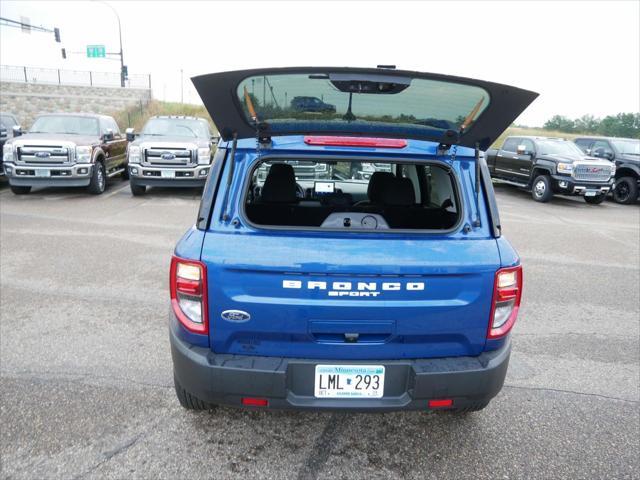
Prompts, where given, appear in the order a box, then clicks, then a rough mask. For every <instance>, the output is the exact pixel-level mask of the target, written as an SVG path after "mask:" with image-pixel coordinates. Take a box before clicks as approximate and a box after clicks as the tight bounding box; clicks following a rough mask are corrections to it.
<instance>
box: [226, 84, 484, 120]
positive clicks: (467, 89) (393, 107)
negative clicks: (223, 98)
mask: <svg viewBox="0 0 640 480" xmlns="http://www.w3.org/2000/svg"><path fill="white" fill-rule="evenodd" d="M237 95H238V99H239V101H240V104H241V105H242V106H243V108H244V112H245V115H246V116H247V119H248V121H249V122H254V120H255V119H254V117H257V120H258V121H259V122H268V123H269V126H270V128H271V129H272V131H278V129H279V128H280V129H282V130H295V129H296V128H295V127H294V124H298V127H300V128H301V127H305V128H306V127H308V128H306V130H307V131H308V130H310V129H314V130H316V131H322V130H325V131H326V130H337V131H339V130H340V128H343V129H346V128H354V126H358V127H359V128H362V129H363V130H365V131H366V128H367V125H368V126H371V127H373V126H376V125H380V124H392V125H393V127H395V128H398V129H403V130H406V129H407V128H410V129H417V130H425V131H427V130H429V131H432V130H434V129H436V130H443V131H445V130H459V129H460V128H461V126H462V125H463V124H464V125H465V127H466V128H468V127H469V126H470V125H472V123H473V120H474V119H477V118H478V117H479V116H480V115H481V113H482V111H483V110H484V109H485V108H486V107H487V106H488V104H489V95H488V93H487V92H486V91H485V90H484V89H483V88H480V87H476V86H472V85H465V84H460V83H452V82H446V81H438V80H426V79H420V78H410V77H396V76H389V75H354V74H344V75H343V74H326V73H323V74H280V75H278V74H276V75H266V76H257V77H249V78H247V79H245V80H243V81H242V82H241V83H240V85H239V86H238V90H237ZM254 123H255V122H254Z"/></svg>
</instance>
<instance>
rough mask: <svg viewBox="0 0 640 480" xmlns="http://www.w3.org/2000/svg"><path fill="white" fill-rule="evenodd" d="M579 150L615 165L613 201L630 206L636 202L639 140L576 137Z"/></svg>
mask: <svg viewBox="0 0 640 480" xmlns="http://www.w3.org/2000/svg"><path fill="white" fill-rule="evenodd" d="M574 141H575V143H576V145H578V147H580V150H582V151H583V152H585V153H586V154H588V155H591V156H593V157H597V158H604V159H607V160H610V161H612V162H614V163H615V164H616V177H615V184H614V186H613V192H612V193H613V199H614V200H615V201H616V202H618V203H624V204H630V203H635V202H636V201H637V200H638V191H639V190H640V188H639V186H640V140H638V139H637V138H615V137H578V138H576V139H575V140H574Z"/></svg>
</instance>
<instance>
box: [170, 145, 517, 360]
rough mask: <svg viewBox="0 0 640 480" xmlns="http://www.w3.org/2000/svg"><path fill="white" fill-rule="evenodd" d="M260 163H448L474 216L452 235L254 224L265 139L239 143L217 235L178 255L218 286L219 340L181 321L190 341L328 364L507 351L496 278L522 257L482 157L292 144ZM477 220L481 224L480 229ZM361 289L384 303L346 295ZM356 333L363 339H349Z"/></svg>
mask: <svg viewBox="0 0 640 480" xmlns="http://www.w3.org/2000/svg"><path fill="white" fill-rule="evenodd" d="M223 146H224V145H223ZM227 147H229V146H228V145H227ZM260 154H261V155H262V156H265V155H273V156H276V157H277V156H280V155H282V156H286V155H296V156H303V155H313V156H320V157H324V156H327V157H329V156H333V157H341V158H354V159H355V158H358V159H371V158H374V159H375V161H380V162H384V161H394V160H395V161H402V160H405V161H406V162H407V163H415V162H421V161H425V162H431V163H433V162H443V163H446V164H447V165H449V166H451V168H452V170H453V172H454V174H455V177H456V178H457V181H458V182H459V185H458V190H459V193H460V200H461V204H462V209H461V210H462V216H463V218H462V221H461V222H460V224H459V225H458V226H457V227H456V229H455V230H454V231H452V232H448V233H423V232H408V233H407V232H392V231H387V232H381V233H378V232H367V233H365V232H362V233H355V232H340V231H312V230H288V229H287V230H285V229H281V230H273V229H263V228H257V227H254V226H252V225H250V224H249V222H247V220H246V219H245V218H244V216H243V214H242V209H241V208H240V207H241V204H242V200H243V194H244V188H245V187H246V182H248V173H249V172H250V171H251V169H252V168H253V166H254V165H255V163H256V162H258V161H259V159H258V157H257V152H256V142H255V141H254V140H241V141H238V144H237V151H236V155H235V160H234V161H235V165H234V169H235V171H234V175H233V178H232V181H231V184H230V187H229V192H227V183H226V179H227V177H228V174H229V169H230V165H231V161H227V162H226V164H225V166H224V170H223V172H222V176H221V178H222V179H223V181H221V182H220V183H219V187H218V190H217V198H216V201H215V206H214V208H213V211H212V215H211V221H210V225H209V228H208V230H207V231H199V230H196V229H195V228H194V229H192V230H190V231H189V232H188V233H187V234H186V235H185V236H184V237H183V239H182V240H181V241H180V243H179V244H178V246H177V247H176V254H177V255H179V256H181V257H185V258H191V259H200V260H201V261H202V262H204V263H205V265H206V268H207V280H208V302H209V311H208V314H209V324H210V329H209V330H210V334H209V337H208V338H207V337H206V336H202V335H197V334H190V333H187V332H186V331H185V330H184V329H183V328H182V327H181V326H179V325H178V324H177V322H174V323H172V325H171V328H172V330H173V332H174V333H175V334H176V335H178V336H179V337H180V338H181V339H183V340H185V341H186V342H188V343H190V344H194V345H198V346H208V347H210V348H211V350H212V351H213V352H214V353H216V354H241V355H256V356H262V357H289V358H309V359H326V360H331V359H342V360H349V359H353V360H376V359H380V360H382V359H412V358H438V357H458V356H477V355H480V354H481V353H482V352H483V351H485V350H495V349H497V348H500V347H501V346H503V345H504V342H505V340H504V339H502V340H494V341H490V342H487V340H486V336H487V329H488V323H489V316H490V311H491V301H492V293H493V284H494V278H495V272H496V270H498V269H499V268H500V267H502V266H511V265H515V264H517V263H518V262H519V260H518V257H517V254H516V253H515V251H514V250H513V248H512V247H511V246H510V245H509V243H508V242H507V240H506V239H504V238H503V237H500V238H497V239H496V238H495V237H494V236H493V234H492V229H491V227H490V225H489V217H488V213H487V207H486V202H487V199H485V198H484V196H483V193H482V189H481V191H480V193H479V194H478V195H477V194H476V192H475V159H474V156H473V155H474V152H473V150H471V149H468V148H463V147H459V148H458V149H457V152H456V156H455V158H451V157H450V156H438V155H437V144H435V143H433V142H422V141H415V140H410V141H408V145H407V147H405V148H403V149H384V148H361V147H358V148H356V147H325V146H309V145H306V144H305V143H304V140H303V137H301V136H291V137H281V138H274V139H273V141H272V144H271V145H270V146H269V147H268V148H262V149H261V152H260ZM367 161H369V160H367ZM227 193H228V195H227ZM224 199H227V202H226V204H225V201H224ZM225 213H226V214H228V218H227V219H225V220H223V217H224V215H223V214H225ZM477 219H479V220H480V226H474V221H475V220H477ZM421 284H422V285H423V287H422V288H420V285H421ZM323 285H324V288H323V287H322V286H323ZM347 285H348V286H349V288H348V289H347V288H346V286H347ZM360 287H362V291H376V292H378V295H376V296H371V297H355V298H354V297H350V296H348V295H345V294H343V295H345V296H340V292H341V291H346V290H349V291H352V290H356V289H360ZM330 292H334V293H335V295H333V294H331V293H330ZM336 292H337V293H336ZM226 310H239V311H241V312H246V313H247V314H248V316H250V319H248V320H246V321H242V322H233V321H229V320H227V319H224V318H223V317H222V312H224V311H226ZM354 332H355V333H358V334H359V339H358V341H357V342H356V343H348V342H345V334H349V333H354Z"/></svg>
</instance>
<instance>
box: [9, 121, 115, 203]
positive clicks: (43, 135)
mask: <svg viewBox="0 0 640 480" xmlns="http://www.w3.org/2000/svg"><path fill="white" fill-rule="evenodd" d="M126 148H127V140H126V139H125V138H124V136H123V135H121V134H120V129H119V128H118V124H117V123H116V121H115V120H114V119H113V118H112V117H109V116H106V115H95V114H88V113H53V114H46V115H40V116H39V117H37V118H36V119H35V121H34V122H33V125H32V126H31V128H30V129H29V131H28V133H26V134H23V133H22V130H21V128H20V127H14V138H12V139H11V140H9V141H7V143H5V145H4V147H3V149H2V151H3V160H4V171H5V174H6V175H7V178H8V179H9V185H10V187H11V191H12V192H13V193H15V194H17V195H21V194H26V193H29V192H30V191H31V188H32V187H87V188H88V190H89V192H91V193H93V194H100V193H102V192H104V190H105V188H106V184H107V178H108V177H113V176H115V175H120V174H121V175H123V176H124V177H126V173H127V169H126V155H125V152H126Z"/></svg>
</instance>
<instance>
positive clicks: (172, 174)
mask: <svg viewBox="0 0 640 480" xmlns="http://www.w3.org/2000/svg"><path fill="white" fill-rule="evenodd" d="M160 176H161V177H162V178H175V176H176V171H175V170H161V171H160Z"/></svg>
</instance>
